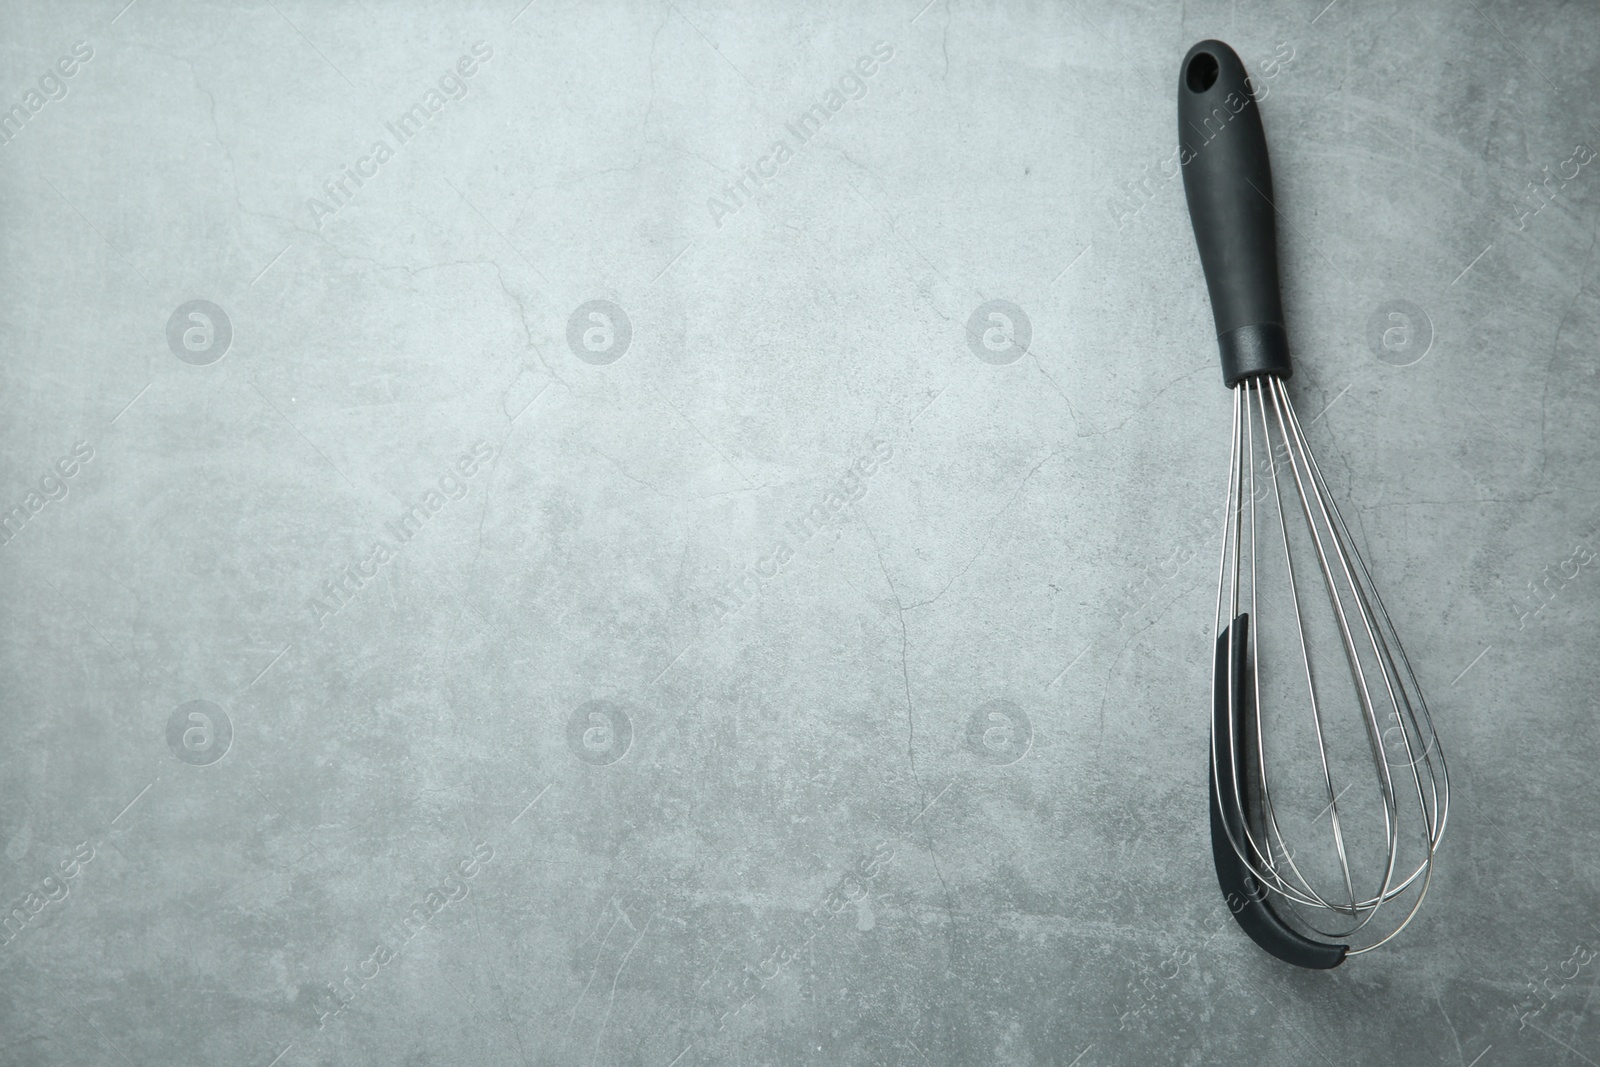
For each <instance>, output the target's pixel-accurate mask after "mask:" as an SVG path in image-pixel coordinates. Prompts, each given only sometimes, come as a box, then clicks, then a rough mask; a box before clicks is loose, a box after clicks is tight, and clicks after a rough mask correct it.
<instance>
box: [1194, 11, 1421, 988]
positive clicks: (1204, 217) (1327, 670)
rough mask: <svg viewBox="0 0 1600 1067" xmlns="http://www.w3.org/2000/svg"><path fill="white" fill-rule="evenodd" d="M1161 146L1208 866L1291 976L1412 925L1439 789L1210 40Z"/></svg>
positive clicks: (1239, 106)
mask: <svg viewBox="0 0 1600 1067" xmlns="http://www.w3.org/2000/svg"><path fill="white" fill-rule="evenodd" d="M1178 135H1179V141H1180V146H1181V147H1180V152H1179V160H1180V162H1181V165H1182V167H1183V179H1184V191H1185V193H1186V195H1187V198H1188V202H1189V215H1190V219H1191V221H1192V222H1193V224H1194V232H1195V240H1196V243H1197V244H1198V246H1199V251H1200V261H1201V264H1202V266H1203V267H1204V270H1205V275H1206V285H1207V288H1208V289H1209V290H1210V295H1211V307H1212V313H1213V315H1214V316H1215V319H1216V327H1217V342H1218V345H1219V347H1220V349H1221V353H1222V372H1223V380H1224V382H1225V383H1226V384H1227V385H1228V387H1229V388H1230V389H1231V391H1232V393H1233V449H1232V455H1231V460H1230V465H1229V475H1228V490H1227V497H1226V502H1225V505H1224V507H1223V547H1222V562H1221V566H1220V568H1219V571H1218V576H1217V615H1216V630H1215V634H1216V661H1215V669H1214V673H1213V678H1212V689H1213V710H1212V715H1213V718H1212V723H1211V767H1210V778H1211V848H1212V858H1213V860H1214V862H1215V865H1216V869H1217V879H1218V882H1219V883H1220V884H1221V886H1222V891H1223V895H1224V897H1225V898H1226V900H1227V902H1228V906H1229V908H1230V909H1231V910H1232V912H1233V914H1234V917H1235V918H1236V919H1237V920H1238V922H1239V925H1240V926H1241V927H1243V928H1244V930H1245V932H1246V933H1247V934H1249V936H1250V937H1251V938H1252V939H1253V940H1254V941H1255V942H1256V943H1257V944H1258V945H1260V946H1261V947H1262V948H1264V949H1265V950H1266V951H1268V952H1269V953H1271V954H1272V955H1274V956H1276V957H1278V958H1279V959H1281V960H1284V961H1286V962H1288V963H1292V964H1295V965H1297V966H1300V967H1309V968H1318V969H1324V968H1329V967H1336V966H1338V965H1339V964H1340V963H1342V962H1343V961H1344V959H1345V957H1346V956H1347V955H1356V954H1359V953H1363V952H1369V951H1371V950H1372V949H1374V948H1377V947H1378V946H1379V945H1382V944H1384V943H1385V942H1387V941H1389V940H1390V939H1392V938H1393V937H1394V936H1395V935H1396V934H1398V933H1399V932H1400V931H1401V930H1402V929H1404V928H1405V927H1406V925H1407V924H1408V923H1410V921H1411V919H1412V918H1413V917H1414V916H1415V915H1416V913H1417V909H1418V908H1419V907H1420V906H1421V904H1422V900H1423V898H1424V897H1425V896H1426V894H1427V891H1428V886H1429V883H1430V881H1431V879H1432V875H1433V861H1434V853H1435V850H1436V849H1437V848H1438V845H1439V839H1440V837H1441V835H1442V834H1443V833H1444V828H1445V822H1446V819H1447V818H1448V814H1449V805H1450V799H1449V798H1450V780H1449V772H1448V771H1447V769H1446V767H1445V761H1444V754H1443V752H1442V751H1441V750H1440V746H1439V739H1438V736H1437V734H1436V733H1435V731H1434V727H1433V719H1432V716H1431V715H1430V714H1429V712H1428V705H1427V702H1426V701H1425V700H1424V698H1423V695H1422V689H1421V687H1420V686H1419V685H1418V684H1417V678H1416V674H1415V673H1414V672H1413V671H1412V669H1411V664H1410V663H1409V662H1408V661H1407V659H1406V654H1405V650H1404V649H1403V648H1402V647H1401V645H1400V640H1399V637H1398V636H1397V635H1396V634H1395V629H1394V624H1393V622H1392V621H1391V620H1390V618H1389V612H1388V611H1387V609H1385V608H1384V605H1383V601H1382V600H1381V599H1380V598H1379V596H1378V591H1377V589H1376V588H1375V586H1374V584H1373V581H1372V575H1371V573H1370V572H1369V571H1368V569H1367V566H1366V564H1365V563H1363V562H1362V560H1361V556H1360V555H1359V554H1358V552H1357V551H1356V542H1355V538H1354V537H1352V536H1351V532H1350V529H1349V527H1348V526H1347V525H1346V524H1345V521H1344V517H1343V516H1342V515H1341V514H1340V513H1339V507H1338V505H1337V504H1336V503H1335V502H1334V500H1333V496H1332V494H1331V493H1329V491H1328V485H1327V481H1326V479H1325V478H1324V477H1323V474H1322V470H1321V468H1319V467H1318V466H1317V461H1316V458H1315V457H1314V456H1313V455H1312V453H1311V448H1310V445H1309V443H1308V442H1307V440H1306V436H1305V431H1304V429H1303V427H1302V426H1301V424H1300V420H1299V418H1298V417H1297V416H1296V415H1295V411H1294V405H1293V403H1292V402H1291V401H1290V399H1289V391H1288V388H1287V386H1286V385H1285V383H1286V382H1287V380H1288V379H1289V377H1290V375H1291V373H1292V367H1291V365H1290V361H1289V345H1288V337H1287V334H1286V332H1285V330H1284V325H1283V310H1282V304H1281V298H1280V295H1279V290H1278V263H1277V248H1276V242H1277V232H1276V224H1275V214H1276V211H1277V208H1276V205H1275V204H1274V202H1273V199H1272V173H1271V169H1270V166H1269V164H1268V159H1267V143H1266V136H1265V134H1264V132H1263V131H1262V126H1261V116H1260V112H1259V109H1258V107H1257V105H1256V102H1255V98H1254V96H1253V94H1252V91H1251V86H1250V83H1249V80H1248V76H1247V75H1246V73H1245V69H1244V65H1243V63H1241V62H1240V60H1239V57H1238V56H1237V55H1236V54H1235V53H1234V51H1233V49H1231V48H1229V47H1228V46H1227V45H1226V44H1223V43H1222V42H1221V41H1215V40H1207V41H1201V42H1200V43H1199V44H1197V45H1195V46H1194V47H1193V48H1191V49H1190V50H1189V53H1188V55H1186V56H1185V57H1184V60H1183V66H1182V68H1181V72H1180V76H1179V85H1178ZM1313 421H1314V420H1313ZM1258 539H1259V540H1258ZM1363 783H1365V784H1363ZM1374 784H1375V785H1376V787H1377V788H1376V789H1373V788H1372V786H1373V785H1374ZM1309 842H1318V844H1317V846H1316V847H1314V848H1312V847H1305V846H1306V845H1307V844H1308V843H1309ZM1297 846H1298V847H1297Z"/></svg>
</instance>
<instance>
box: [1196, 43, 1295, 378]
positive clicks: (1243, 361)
mask: <svg viewBox="0 0 1600 1067" xmlns="http://www.w3.org/2000/svg"><path fill="white" fill-rule="evenodd" d="M1178 146H1179V147H1178V161H1179V163H1181V164H1182V166H1183V191H1184V193H1185V194H1186V195H1187V196H1188V199H1189V220H1190V221H1191V222H1192V223H1194V239H1195V243H1196V244H1198V245H1199V247H1200V265H1201V266H1202V267H1204V268H1205V272H1206V286H1207V288H1209V289H1210V290H1211V312H1212V314H1213V315H1214V316H1215V317H1216V321H1217V345H1218V347H1220V348H1221V350H1222V380H1223V381H1224V382H1226V383H1227V384H1228V385H1230V386H1233V385H1237V384H1238V383H1239V382H1241V381H1243V380H1244V379H1246V378H1251V377H1254V376H1256V375H1259V374H1275V375H1277V376H1278V377H1280V378H1287V377H1289V376H1290V374H1291V373H1293V368H1292V367H1291V366H1290V364H1289V336H1288V334H1287V333H1286V332H1285V330H1284V328H1283V299H1282V297H1281V296H1280V295H1279V292H1278V227H1277V219H1276V212H1277V209H1276V208H1275V207H1274V206H1273V200H1272V166H1271V164H1270V163H1269V162H1268V160H1267V135H1266V133H1265V132H1264V131H1263V130H1262V128H1261V109H1260V107H1258V106H1257V105H1256V99H1255V93H1254V92H1253V91H1252V90H1251V86H1250V80H1249V75H1248V74H1246V73H1245V69H1244V63H1242V62H1241V61H1240V60H1239V56H1238V55H1237V54H1236V53H1235V52H1234V50H1233V49H1232V48H1229V47H1228V46H1227V45H1225V44H1223V43H1222V42H1221V41H1201V42H1200V43H1199V44H1197V45H1195V46H1194V47H1193V48H1191V49H1189V54H1188V55H1186V56H1184V57H1183V66H1182V67H1181V68H1180V69H1179V73H1178Z"/></svg>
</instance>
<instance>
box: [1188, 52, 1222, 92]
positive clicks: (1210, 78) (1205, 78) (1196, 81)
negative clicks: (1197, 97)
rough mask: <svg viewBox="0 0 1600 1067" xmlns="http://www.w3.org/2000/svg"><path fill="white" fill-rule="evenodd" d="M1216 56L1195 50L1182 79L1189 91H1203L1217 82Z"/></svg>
mask: <svg viewBox="0 0 1600 1067" xmlns="http://www.w3.org/2000/svg"><path fill="white" fill-rule="evenodd" d="M1217 72H1218V67H1217V57H1216V56H1214V55H1212V54H1211V53H1210V52H1196V53H1195V57H1194V58H1193V59H1191V60H1189V69H1188V70H1187V71H1186V72H1185V73H1184V77H1183V80H1184V82H1185V84H1187V85H1188V86H1189V91H1190V92H1191V93H1203V92H1205V91H1206V90H1207V89H1209V88H1211V87H1212V86H1213V85H1215V84H1216V83H1217Z"/></svg>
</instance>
